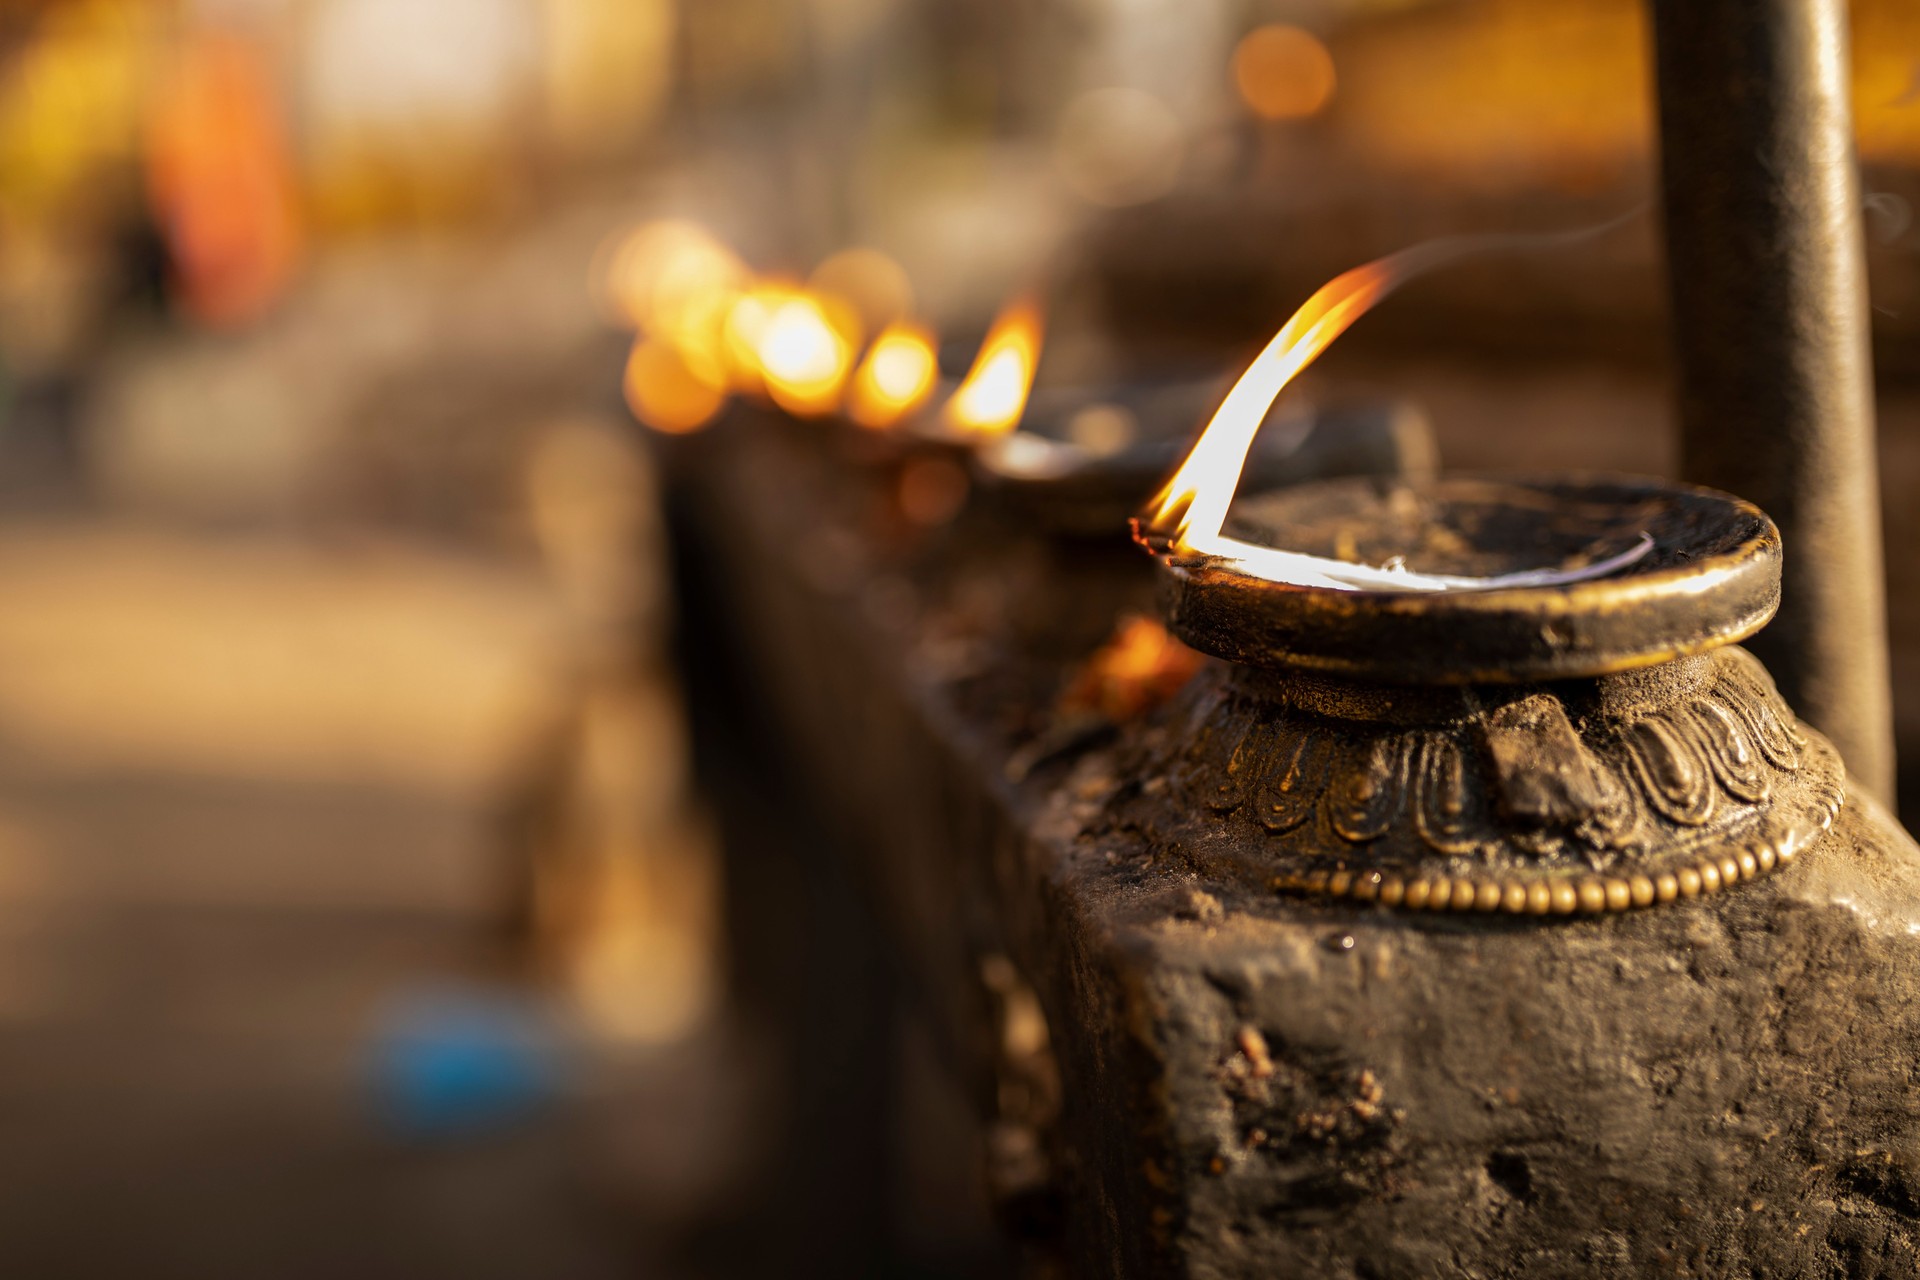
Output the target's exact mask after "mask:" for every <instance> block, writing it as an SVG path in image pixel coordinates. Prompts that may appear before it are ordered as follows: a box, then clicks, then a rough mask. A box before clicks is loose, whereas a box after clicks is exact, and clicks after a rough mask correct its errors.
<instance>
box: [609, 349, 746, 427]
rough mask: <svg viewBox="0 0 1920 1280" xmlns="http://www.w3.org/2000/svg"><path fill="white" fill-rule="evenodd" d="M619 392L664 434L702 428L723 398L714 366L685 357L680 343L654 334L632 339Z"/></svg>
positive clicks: (722, 382)
mask: <svg viewBox="0 0 1920 1280" xmlns="http://www.w3.org/2000/svg"><path fill="white" fill-rule="evenodd" d="M624 390H625V391H626V396H627V407H628V408H630V409H632V410H633V416H634V417H636V418H638V419H639V420H640V421H642V422H644V423H646V424H647V425H648V426H650V427H652V428H653V429H654V430H656V431H664V432H666V433H667V434H669V435H680V434H683V433H685V432H688V431H697V430H699V429H700V428H701V427H704V426H706V425H707V423H708V422H710V421H712V419H713V417H714V415H715V414H717V413H719V412H720V409H721V407H722V406H723V405H725V403H726V399H727V385H726V380H725V378H724V376H722V375H721V373H720V371H719V369H718V368H717V367H715V366H703V365H702V363H701V362H699V361H697V360H690V359H688V357H687V353H686V352H684V351H682V350H681V349H680V348H679V347H677V346H675V345H674V344H673V343H670V342H666V341H663V340H661V339H659V338H641V339H640V340H639V341H638V342H636V343H634V345H633V354H631V355H630V356H628V357H627V371H626V378H625V380H624Z"/></svg>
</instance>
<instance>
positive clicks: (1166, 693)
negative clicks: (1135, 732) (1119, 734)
mask: <svg viewBox="0 0 1920 1280" xmlns="http://www.w3.org/2000/svg"><path fill="white" fill-rule="evenodd" d="M1201 662H1202V659H1201V657H1200V655H1199V654H1198V653H1196V652H1194V651H1193V650H1192V649H1189V648H1188V647H1187V646H1186V645H1184V644H1181V643H1180V642H1179V641H1178V640H1176V639H1174V638H1173V637H1172V636H1171V635H1169V634H1168V633H1167V629H1166V627H1164V626H1162V625H1161V624H1160V623H1159V622H1158V621H1157V620H1155V619H1153V618H1146V617H1142V616H1140V615H1139V614H1127V615H1124V616H1123V617H1122V618H1121V619H1120V622H1119V624H1118V625H1117V626H1116V627H1115V628H1114V630H1113V634H1112V635H1111V636H1110V637H1108V639H1107V642H1106V643H1105V644H1103V645H1101V646H1100V648H1099V649H1097V650H1096V651H1095V652H1094V654H1093V656H1092V657H1090V658H1088V659H1087V664H1086V666H1084V667H1082V668H1081V669H1080V674H1079V675H1078V677H1077V678H1076V679H1075V680H1074V682H1073V684H1072V685H1071V686H1070V687H1069V688H1068V689H1067V692H1066V693H1065V694H1064V695H1063V696H1062V698H1061V703H1060V709H1061V710H1062V711H1064V712H1068V713H1073V712H1082V713H1085V712H1091V713H1094V714H1096V715H1099V716H1101V717H1103V718H1104V719H1107V720H1112V721H1115V722H1121V721H1126V720H1133V719H1137V718H1138V717H1139V716H1141V715H1143V714H1145V713H1146V712H1148V711H1151V710H1152V709H1153V708H1155V707H1157V706H1159V705H1160V704H1161V703H1163V702H1165V701H1166V700H1167V699H1168V698H1171V697H1172V696H1173V695H1174V694H1176V693H1178V692H1179V691H1180V689H1181V688H1182V687H1183V686H1184V685H1185V684H1186V683H1187V681H1188V680H1191V679H1192V678H1193V676H1194V674H1195V673H1196V672H1198V671H1199V670H1200V666H1201Z"/></svg>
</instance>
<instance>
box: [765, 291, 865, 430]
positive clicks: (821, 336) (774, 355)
mask: <svg viewBox="0 0 1920 1280" xmlns="http://www.w3.org/2000/svg"><path fill="white" fill-rule="evenodd" d="M753 350H754V355H755V356H756V358H757V360H758V363H759V366H760V374H761V376H762V378H764V379H765V382H766V389H767V394H768V395H770V396H771V397H773V402H774V403H775V404H777V405H779V406H780V407H781V408H782V409H785V410H786V411H787V412H788V413H792V414H796V415H798V416H800V417H817V416H819V415H820V414H823V413H831V412H833V410H834V409H836V408H838V407H839V405H840V393H841V391H842V390H843V389H844V388H845V386H846V382H847V374H848V372H849V371H850V370H851V368H852V367H853V343H852V342H849V341H848V340H847V338H846V336H845V334H844V333H843V332H842V329H841V327H839V326H837V325H836V324H835V323H834V317H832V316H830V315H829V314H828V308H827V307H826V306H824V305H822V303H821V301H820V300H819V299H817V298H813V297H809V296H807V295H806V294H795V295H793V296H792V297H789V298H787V299H785V300H784V301H781V302H780V303H778V304H777V305H776V306H775V307H774V308H773V310H772V311H771V313H770V314H768V315H767V317H766V321H765V323H764V324H763V325H761V326H760V327H759V330H758V333H757V335H756V336H755V338H754V344H753Z"/></svg>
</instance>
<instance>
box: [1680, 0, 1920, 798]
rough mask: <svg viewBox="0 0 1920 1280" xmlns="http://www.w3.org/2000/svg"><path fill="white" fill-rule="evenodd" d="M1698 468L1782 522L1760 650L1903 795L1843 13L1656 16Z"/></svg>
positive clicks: (1874, 786) (1853, 763)
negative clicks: (1776, 602) (1776, 606)
mask: <svg viewBox="0 0 1920 1280" xmlns="http://www.w3.org/2000/svg"><path fill="white" fill-rule="evenodd" d="M1650 5H1651V10H1652V15H1653V30H1654V46H1655V62H1656V67H1657V77H1658V83H1659V95H1660V150H1661V181H1662V187H1663V191H1664V199H1665V206H1666V231H1667V266H1668V271H1669V274H1670V285H1671V290H1672V314H1673V330H1674V344H1675V351H1676V353H1677V356H1678V361H1679V370H1678V372H1679V391H1680V426H1681V468H1682V473H1683V474H1684V476H1685V477H1686V478H1687V479H1689V480H1694V481H1697V482H1699V483H1701V484H1708V485H1712V486H1714V487H1715V488H1719V489H1725V490H1728V491H1729V492H1732V493H1736V494H1739V495H1740V496H1742V497H1744V498H1747V499H1750V500H1751V501H1753V502H1755V503H1758V504H1759V505H1760V506H1761V507H1763V508H1764V509H1765V510H1766V511H1767V513H1768V514H1769V515H1771V516H1772V517H1773V518H1774V520H1775V521H1777V522H1778V523H1779V525H1780V530H1781V534H1782V539H1783V542H1784V545H1785V550H1786V572H1785V582H1784V587H1783V590H1782V595H1781V603H1780V613H1779V616H1778V617H1777V618H1776V619H1775V620H1774V622H1773V623H1772V625H1770V626H1769V627H1768V628H1767V629H1766V630H1765V631H1764V632H1762V633H1761V634H1760V635H1759V636H1757V637H1756V638H1755V642H1754V644H1753V648H1754V650H1755V651H1756V652H1757V653H1758V654H1759V656H1760V657H1761V658H1763V659H1764V660H1765V661H1766V663H1767V665H1768V667H1769V668H1770V669H1771V670H1772V671H1773V674H1774V677H1775V679H1776V680H1778V681H1779V683H1780V687H1781V691H1782V692H1783V693H1784V694H1785V695H1786V696H1787V699H1788V700H1789V702H1791V703H1792V705H1793V706H1794V707H1795V708H1796V709H1797V710H1798V711H1799V712H1800V714H1801V715H1802V716H1804V717H1805V718H1806V719H1807V721H1808V722H1809V723H1811V724H1812V725H1814V727H1816V728H1818V729H1819V730H1820V731H1821V732H1823V733H1825V734H1826V735H1827V736H1828V737H1829V738H1831V739H1832V740H1833V742H1834V743H1835V745H1836V746H1838V747H1839V748H1840V752H1841V755H1842V756H1843V757H1844V758H1845V759H1846V762H1847V770H1848V773H1849V774H1850V775H1851V777H1852V778H1853V779H1854V780H1855V781H1856V782H1857V783H1858V784H1859V785H1860V786H1861V787H1862V788H1864V789H1865V790H1867V791H1870V792H1873V793H1874V794H1876V795H1877V796H1879V797H1881V798H1883V799H1888V800H1891V798H1892V794H1893V727H1892V709H1891V698H1890V688H1889V684H1888V675H1887V641H1886V599H1885V590H1886V588H1885V583H1884V579H1883V576H1882V565H1881V553H1880V499H1879V483H1878V478H1877V468H1876V466H1875V461H1874V447H1873V435H1874V432H1873V371H1872V362H1871V357H1870V354H1869V350H1868V329H1867V299H1866V277H1865V271H1864V266H1863V262H1862V255H1863V248H1862V243H1861V214H1860V180H1859V173H1858V170H1857V168H1856V166H1855V163H1854V156H1853V126H1852V113H1851V110H1850V108H1849V105H1848V96H1847V95H1848V71H1847V13H1846V4H1845V0H1650Z"/></svg>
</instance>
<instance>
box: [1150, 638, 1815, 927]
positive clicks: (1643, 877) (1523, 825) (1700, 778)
mask: <svg viewBox="0 0 1920 1280" xmlns="http://www.w3.org/2000/svg"><path fill="white" fill-rule="evenodd" d="M1705 661H1707V662H1709V663H1710V664H1711V665H1710V666H1709V667H1708V668H1706V671H1707V681H1706V687H1705V689H1704V691H1702V688H1701V685H1700V683H1699V681H1698V680H1697V679H1695V680H1692V681H1690V682H1689V683H1688V684H1686V686H1685V688H1684V689H1676V691H1675V693H1674V694H1673V695H1672V698H1671V701H1667V702H1664V703H1658V702H1656V705H1651V706H1644V707H1636V708H1632V709H1630V710H1628V711H1625V712H1621V711H1619V710H1613V711H1611V712H1603V711H1602V710H1599V709H1593V708H1588V709H1584V710H1576V709H1575V708H1573V707H1571V706H1569V705H1566V704H1563V703H1562V702H1561V701H1560V700H1559V698H1558V696H1557V695H1555V694H1552V693H1543V692H1537V691H1536V692H1531V693H1529V692H1525V691H1516V693H1515V694H1514V695H1513V696H1512V697H1511V698H1509V699H1508V700H1506V701H1492V702H1491V705H1488V706H1486V707H1484V708H1482V707H1481V706H1479V704H1478V703H1473V702H1469V703H1466V704H1464V706H1465V710H1464V711H1462V712H1461V713H1458V714H1455V715H1452V716H1438V717H1436V720H1435V722H1434V723H1430V724H1429V723H1417V722H1416V723H1411V724H1408V723H1403V722H1400V721H1398V720H1388V719H1385V718H1383V719H1381V720H1366V719H1358V718H1352V719H1349V718H1338V719H1336V718H1333V716H1331V715H1330V714H1323V713H1317V712H1314V711H1311V710H1309V709H1307V708H1306V707H1303V706H1299V705H1288V704H1287V703H1286V702H1285V701H1283V700H1282V699H1281V698H1280V697H1276V695H1275V694H1274V693H1273V692H1272V689H1273V686H1260V687H1257V688H1255V689H1252V690H1248V689H1245V688H1240V687H1237V686H1234V685H1233V684H1232V683H1231V681H1232V676H1231V674H1230V673H1229V672H1227V671H1226V670H1225V669H1220V670H1218V671H1216V672H1215V673H1214V674H1213V675H1212V676H1210V677H1202V678H1200V679H1198V680H1196V681H1194V682H1193V684H1192V685H1190V686H1189V689H1188V691H1187V694H1186V695H1185V698H1184V702H1183V705H1184V707H1185V714H1184V717H1183V718H1181V719H1178V720H1176V721H1175V722H1174V725H1175V727H1174V728H1173V731H1172V733H1171V736H1170V737H1168V738H1165V739H1157V741H1160V742H1163V743H1165V744H1166V745H1165V746H1164V747H1162V748H1158V749H1159V750H1161V751H1164V752H1166V753H1167V754H1163V755H1161V756H1159V757H1158V758H1156V759H1152V760H1143V761H1141V762H1140V767H1141V769H1142V771H1143V773H1145V774H1147V775H1149V776H1151V775H1152V774H1153V773H1154V772H1156V770H1157V771H1159V772H1163V773H1165V774H1166V776H1167V777H1168V778H1169V781H1170V782H1171V783H1172V784H1173V787H1174V792H1175V795H1176V796H1177V797H1180V798H1182V799H1183V800H1184V801H1185V802H1186V803H1185V804H1184V805H1179V806H1175V809H1174V811H1173V816H1171V817H1170V816H1169V810H1168V809H1167V807H1166V806H1164V805H1161V804H1158V803H1154V802H1151V801H1143V802H1142V807H1141V810H1140V812H1139V813H1138V814H1137V815H1134V820H1136V821H1138V822H1139V823H1141V824H1142V825H1144V826H1146V827H1148V828H1153V827H1155V826H1160V827H1165V826H1167V825H1169V824H1170V823H1171V824H1173V825H1176V826H1179V825H1181V824H1184V826H1182V828H1181V830H1179V831H1169V832H1167V833H1166V834H1167V835H1168V837H1169V843H1170V844H1173V845H1176V846H1179V847H1183V848H1186V849H1188V850H1189V856H1191V857H1193V858H1194V859H1195V861H1196V862H1199V863H1201V864H1202V865H1204V866H1206V867H1208V868H1211V869H1214V870H1218V871H1222V872H1226V873H1230V874H1233V875H1236V876H1245V877H1253V878H1255V879H1256V880H1257V881H1258V882H1259V883H1262V884H1266V885H1273V886H1277V887H1280V888H1284V889H1292V890H1298V891H1304V892H1311V893H1326V894H1334V895H1335V896H1352V897H1358V898H1362V899H1365V900H1369V901H1375V900H1377V901H1379V902H1380V903H1382V904H1385V905H1390V906H1401V907H1408V908H1425V909H1435V908H1437V907H1444V908H1445V909H1447V910H1499V911H1508V912H1525V913H1531V914H1568V913H1573V912H1581V911H1603V910H1616V909H1623V908H1625V907H1630V906H1646V905H1649V904H1652V903H1655V902H1664V901H1671V900H1673V899H1675V898H1684V897H1689V896H1692V895H1693V894H1695V893H1701V892H1714V891H1715V890H1717V889H1719V888H1721V887H1723V886H1726V885H1729V884H1735V883H1738V882H1739V881H1741V880H1745V879H1749V878H1751V877H1752V876H1754V875H1758V874H1761V873H1763V872H1765V871H1769V870H1772V869H1773V868H1775V867H1777V866H1778V865H1780V864H1782V863H1784V862H1787V861H1790V860H1791V859H1792V858H1793V857H1794V855H1795V854H1796V853H1797V852H1798V851H1799V850H1800V849H1802V848H1804V847H1805V846H1806V845H1807V844H1808V843H1809V842H1811V841H1812V840H1814V839H1817V838H1818V835H1819V833H1820V832H1821V831H1823V830H1824V829H1825V828H1826V826H1827V824H1829V823H1831V822H1832V820H1833V816H1834V814H1835V813H1836V812H1837V811H1838V809H1839V807H1840V805H1841V803H1842V802H1843V800H1844V797H1845V774H1844V771H1843V770H1842V769H1841V767H1840V764H1839V760H1838V757H1837V756H1836V755H1835V754H1834V753H1833V750H1832V748H1831V747H1830V746H1828V745H1827V744H1826V743H1825V741H1824V740H1823V739H1821V738H1819V737H1818V736H1817V735H1810V734H1806V733H1803V732H1802V731H1801V730H1800V728H1799V725H1798V722H1797V721H1796V720H1795V719H1794V716H1793V713H1792V712H1791V711H1789V710H1788V709H1787V708H1786V706H1785V705H1784V704H1783V703H1782V702H1781V701H1780V698H1779V695H1778V693H1776V692H1775V691H1774V688H1773V682H1772V680H1771V679H1770V678H1768V676H1767V675H1766V672H1765V670H1764V668H1762V667H1760V665H1759V664H1758V663H1757V662H1756V661H1754V659H1753V658H1752V657H1751V656H1750V655H1748V654H1747V653H1745V652H1744V651H1743V650H1740V649H1738V648H1733V647H1728V648H1724V649H1719V650H1716V651H1714V652H1713V653H1711V654H1709V655H1706V659H1705ZM1280 687H1282V688H1284V686H1280ZM1655 696H1656V698H1657V695H1655ZM1338 705H1340V706H1341V708H1342V715H1343V716H1344V715H1345V714H1346V712H1345V704H1338ZM1176 714H1177V713H1176ZM1396 714H1403V713H1396ZM1182 815H1184V816H1182ZM1196 824H1198V825H1199V826H1201V827H1203V828H1206V829H1208V830H1209V831H1211V830H1212V829H1213V828H1215V827H1219V826H1220V825H1221V824H1226V827H1227V831H1226V832H1221V833H1215V834H1210V835H1209V836H1208V838H1206V839H1204V840H1195V839H1193V838H1192V836H1193V835H1194V831H1193V827H1194V826H1195V825H1196ZM1223 834H1230V835H1231V838H1220V836H1221V835H1223Z"/></svg>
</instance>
